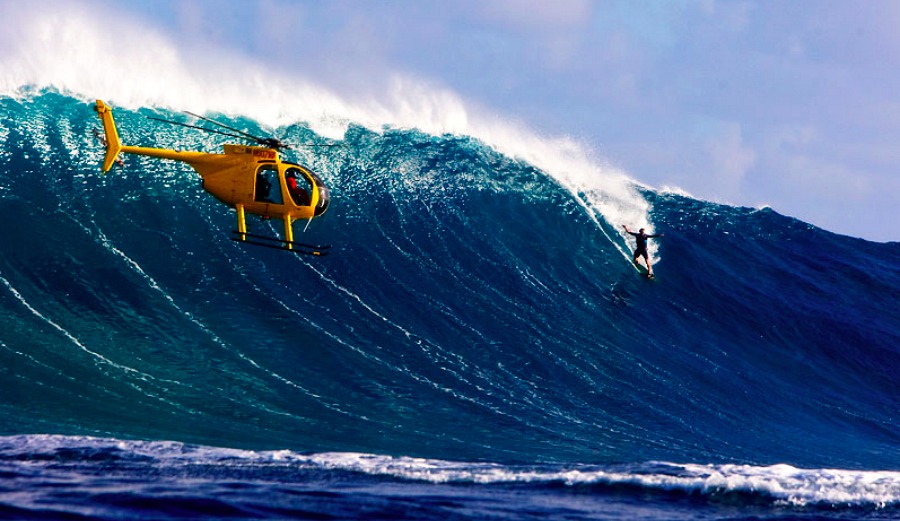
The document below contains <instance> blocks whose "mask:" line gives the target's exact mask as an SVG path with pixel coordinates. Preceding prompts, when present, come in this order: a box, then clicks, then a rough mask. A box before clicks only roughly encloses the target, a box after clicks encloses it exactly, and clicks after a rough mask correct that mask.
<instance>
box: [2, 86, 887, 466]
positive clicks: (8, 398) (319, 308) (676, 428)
mask: <svg viewBox="0 0 900 521" xmlns="http://www.w3.org/2000/svg"><path fill="white" fill-rule="evenodd" d="M2 110H3V112H2V114H3V116H2V130H0V132H2V136H3V139H4V148H3V151H2V155H0V162H2V172H3V173H2V183H0V185H2V187H3V190H2V192H0V194H2V198H0V205H2V208H0V211H2V212H3V215H5V216H6V220H7V227H6V229H7V232H6V234H5V235H6V236H5V238H4V243H3V244H4V245H3V248H2V251H0V283H2V288H0V289H3V291H2V292H0V293H2V294H0V309H2V313H3V317H4V318H3V320H4V324H7V325H8V326H7V327H6V329H5V331H4V333H3V336H2V337H0V342H2V343H0V348H2V349H0V354H2V358H3V367H4V368H5V370H6V372H5V373H4V379H6V380H7V382H6V383H8V385H4V386H3V388H4V395H5V396H4V400H3V409H2V414H3V420H4V422H3V424H4V425H5V429H6V432H7V433H11V434H12V433H22V432H63V433H71V434H92V435H97V434H101V435H114V436H116V437H125V438H145V439H176V440H183V441H193V442H201V443H208V444H212V445H219V446H230V447H255V448H270V447H272V446H277V447H288V448H296V449H302V450H329V451H334V450H337V451H361V452H367V453H389V454H401V455H407V456H425V457H430V458H444V459H457V460H458V459H464V460H478V459H488V460H491V461H510V462H515V461H526V462H534V461H563V462H566V461H568V462H603V463H610V462H642V461H651V460H661V461H684V462H698V461H702V462H723V463H752V464H772V463H789V464H792V465H802V466H808V467H812V468H817V467H822V466H827V465H830V466H836V467H844V468H858V467H863V468H876V469H878V468H890V467H892V466H896V462H897V452H896V446H897V444H896V442H897V434H896V433H897V432H898V431H897V429H896V419H895V417H894V413H895V405H896V389H895V387H896V386H895V382H896V381H897V377H898V374H897V371H898V368H900V353H898V349H897V345H900V344H898V342H897V331H900V328H898V324H897V317H896V316H895V314H893V313H891V312H890V309H891V306H892V299H893V297H892V295H894V294H896V288H897V287H898V286H900V282H898V276H900V275H898V270H897V266H898V264H900V263H898V262H897V260H898V256H900V253H898V247H897V245H894V244H886V245H882V244H873V243H869V242H866V241H861V240H855V239H849V238H846V237H840V236H836V235H833V234H830V233H828V232H825V231H822V230H818V229H816V228H814V227H812V226H809V225H807V224H805V223H802V222H799V221H796V220H792V219H789V218H785V217H782V216H780V215H778V214H777V213H775V212H773V211H771V210H768V209H763V210H757V209H747V208H734V207H727V206H721V205H713V204H710V203H705V202H702V201H697V200H693V199H690V198H687V197H683V196H678V195H673V194H660V193H655V192H653V191H648V190H641V189H639V188H634V190H636V193H638V194H639V195H640V197H641V198H642V199H643V200H644V201H645V203H646V205H647V208H648V209H649V210H650V212H651V213H650V216H651V218H652V220H653V221H654V222H656V223H657V225H658V226H659V227H660V228H661V229H665V231H666V236H665V237H664V238H662V239H661V240H660V242H661V243H662V246H661V247H660V248H661V251H662V252H663V253H664V255H660V258H661V262H660V263H659V266H658V273H659V280H658V281H657V282H648V281H646V280H643V279H641V278H639V277H638V276H637V274H636V273H635V272H634V271H633V269H632V268H631V266H630V264H629V262H628V261H627V259H625V258H623V252H624V251H626V248H627V245H626V243H625V242H624V241H623V240H622V239H621V238H620V237H618V236H617V235H616V232H615V231H614V229H615V228H616V227H617V225H618V223H616V222H610V221H609V220H607V219H606V218H605V217H604V216H603V215H602V214H595V213H592V212H587V211H585V206H584V199H581V198H579V197H578V196H576V195H573V194H572V192H571V191H570V190H569V189H568V187H566V186H563V185H562V184H561V183H560V182H559V181H558V179H556V178H554V177H553V176H550V175H548V174H547V173H546V172H545V171H544V170H542V169H540V168H537V167H536V166H535V165H532V164H530V163H528V162H526V161H523V160H520V159H516V158H511V157H509V156H507V155H504V154H502V153H500V152H498V151H497V150H495V149H493V148H492V147H488V146H485V144H484V143H482V142H481V141H479V140H477V139H475V138H472V137H466V136H452V135H444V136H434V135H430V134H427V133H423V132H421V131H417V130H412V129H408V130H404V129H381V130H379V131H377V132H376V131H372V130H370V129H367V128H365V127H363V126H355V125H351V126H349V127H348V129H347V131H346V133H345V135H344V136H343V139H342V143H343V144H344V146H343V147H327V148H319V149H315V151H313V150H311V149H310V150H307V151H304V152H303V153H301V154H300V157H299V159H300V160H301V161H303V162H305V163H307V164H308V165H309V166H310V167H312V168H313V169H314V170H316V171H319V172H321V173H322V175H323V176H324V177H325V179H326V181H327V182H328V183H329V184H330V185H331V186H332V187H333V194H334V195H333V200H334V203H333V206H332V208H331V209H330V210H329V213H328V214H326V216H324V217H322V218H321V219H318V220H316V221H315V222H313V223H312V224H311V225H310V227H309V229H308V230H307V231H306V232H305V233H306V236H308V237H311V238H312V242H332V243H333V244H334V245H335V248H334V252H333V253H332V255H330V256H329V257H328V258H326V259H316V260H313V261H309V260H307V259H301V258H296V257H293V256H290V255H288V256H287V257H286V256H285V255H287V254H283V253H281V252H271V251H268V250H264V251H259V250H258V249H252V248H251V249H247V248H246V247H242V246H241V245H238V244H234V243H232V242H231V241H228V240H227V237H228V233H229V231H230V230H231V229H233V227H234V214H233V212H232V211H230V210H229V209H228V208H226V207H225V206H223V205H221V204H219V203H217V202H216V201H215V200H214V199H213V198H211V197H209V196H208V195H207V194H206V193H204V192H203V191H202V190H201V189H200V187H199V186H197V176H196V175H195V174H194V173H193V172H192V171H191V170H189V169H187V168H186V167H184V166H182V165H179V164H173V163H166V162H162V161H156V160H142V159H133V158H129V160H128V162H127V164H126V167H125V168H123V169H119V170H118V171H115V172H114V173H112V174H109V175H107V176H102V175H100V174H99V173H98V172H97V164H98V163H99V160H100V156H101V151H100V147H99V146H98V144H97V143H95V142H93V139H94V138H93V136H92V132H91V130H92V128H93V127H94V126H95V125H97V123H96V121H95V119H96V115H95V114H93V112H92V111H91V106H90V104H89V103H86V102H84V101H83V100H80V99H78V98H74V97H71V96H68V95H62V94H57V93H54V92H47V91H36V92H32V93H31V94H29V95H21V96H18V97H15V98H12V97H7V98H3V99H2ZM151 114H162V115H163V116H165V117H167V118H173V117H176V116H177V115H176V114H170V113H168V112H166V111H162V112H160V109H153V110H150V109H149V108H145V109H141V110H140V111H137V112H135V111H129V110H126V109H117V118H118V121H119V126H120V132H121V133H122V135H123V139H124V140H125V141H126V142H127V143H135V144H142V145H149V146H167V147H175V148H188V147H194V146H198V147H201V148H207V149H213V148H215V145H216V143H215V139H214V138H212V137H203V138H199V137H198V136H197V135H196V133H195V132H194V131H193V130H189V129H184V128H181V127H171V126H165V125H164V124H162V123H159V122H156V121H154V120H150V119H148V118H146V117H145V116H146V115H151ZM226 121H227V122H228V123H229V124H231V125H235V126H239V127H241V128H246V129H247V130H249V131H252V132H260V131H261V130H262V129H260V128H259V126H258V124H257V123H256V122H255V121H253V120H250V119H245V118H229V119H227V120H226ZM276 131H277V133H278V134H279V135H280V136H281V137H283V138H284V139H288V140H291V141H295V142H311V141H312V142H315V141H316V140H321V139H322V137H321V136H319V135H318V134H316V133H315V132H314V131H312V129H311V128H309V126H307V125H305V124H296V125H290V126H286V127H281V128H278V129H276ZM138 142H139V143H138ZM251 226H252V227H256V229H264V228H265V227H267V226H269V224H268V223H266V222H265V221H253V222H252V223H251Z"/></svg>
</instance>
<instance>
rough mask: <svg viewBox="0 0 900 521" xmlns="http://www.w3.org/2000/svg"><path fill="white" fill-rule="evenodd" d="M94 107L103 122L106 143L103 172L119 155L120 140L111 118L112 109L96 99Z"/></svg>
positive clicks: (107, 169) (120, 148)
mask: <svg viewBox="0 0 900 521" xmlns="http://www.w3.org/2000/svg"><path fill="white" fill-rule="evenodd" d="M94 109H95V110H96V111H97V115H98V116H100V121H101V122H103V133H104V137H103V144H104V145H106V156H105V157H104V158H103V167H102V168H103V171H104V172H108V171H109V169H110V168H112V165H113V163H115V161H116V158H118V157H119V152H121V151H122V142H121V141H119V132H118V131H116V122H115V121H114V120H113V115H112V109H110V108H109V106H108V105H107V104H106V103H103V102H102V101H101V100H97V105H96V106H95V107H94Z"/></svg>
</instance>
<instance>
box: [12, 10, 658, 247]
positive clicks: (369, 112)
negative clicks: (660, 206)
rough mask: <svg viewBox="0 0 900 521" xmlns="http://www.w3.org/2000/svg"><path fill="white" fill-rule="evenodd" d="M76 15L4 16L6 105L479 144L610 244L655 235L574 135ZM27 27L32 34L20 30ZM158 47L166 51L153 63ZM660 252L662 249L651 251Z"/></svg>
mask: <svg viewBox="0 0 900 521" xmlns="http://www.w3.org/2000/svg"><path fill="white" fill-rule="evenodd" d="M77 6H78V4H75V6H74V7H73V6H70V5H68V4H67V3H62V2H60V3H59V4H58V5H57V6H56V8H55V9H54V10H53V12H52V13H49V14H48V13H45V12H44V11H43V10H28V9H24V10H23V9H18V8H13V7H8V8H6V7H4V6H0V15H4V16H5V18H4V19H6V20H12V23H9V24H7V25H9V26H10V27H9V28H7V29H6V31H7V32H9V33H10V34H9V35H6V36H7V37H6V40H7V41H8V45H6V46H0V61H3V62H4V68H3V71H0V96H2V95H6V96H16V97H18V96H21V95H22V94H23V92H28V91H30V90H32V89H34V88H36V89H37V90H38V91H40V90H41V89H45V88H54V89H59V91H61V92H63V93H65V94H68V95H71V96H73V97H76V98H78V99H84V100H86V101H87V100H91V99H96V98H98V97H100V98H105V99H106V100H107V101H110V102H111V103H113V104H114V105H117V106H123V107H125V108H130V109H138V108H144V107H158V108H168V109H171V110H191V111H194V112H200V113H204V112H206V113H215V112H219V113H226V114H241V115H245V116H248V117H251V118H253V119H255V120H256V121H258V122H260V123H262V124H264V125H268V126H271V127H273V128H275V127H279V126H285V125H290V124H294V123H296V122H298V121H302V122H305V123H306V124H307V125H309V127H310V128H311V129H312V130H313V131H314V132H316V133H318V134H319V135H322V136H324V137H328V138H331V139H336V140H340V139H343V138H344V136H345V133H346V131H347V129H348V128H349V127H350V126H351V124H352V125H361V126H363V127H365V128H367V129H370V130H372V131H376V132H378V131H382V130H384V129H386V128H401V129H408V128H415V129H418V130H421V131H422V132H425V133H427V134H431V135H445V134H450V135H466V136H471V137H474V138H476V139H478V140H480V141H482V142H483V143H485V144H487V145H488V146H490V147H491V148H493V149H495V150H497V151H498V152H500V153H501V154H504V155H506V156H508V157H511V158H516V159H521V160H524V161H527V162H528V163H530V164H532V165H535V166H537V167H538V168H540V169H541V170H543V171H544V172H546V173H547V174H548V175H549V176H551V177H552V178H553V179H555V180H556V182H558V183H559V184H560V186H562V187H564V188H565V189H566V190H568V191H569V192H571V194H572V196H573V197H574V198H575V199H576V201H578V203H579V204H580V206H581V207H582V208H583V209H584V211H585V213H586V214H587V215H588V216H589V217H590V218H591V219H593V220H595V221H597V220H598V218H599V217H602V218H603V219H604V220H605V221H606V222H608V223H612V224H613V227H614V228H615V230H616V232H617V233H618V234H619V235H620V237H619V238H615V239H614V238H613V237H611V236H610V235H609V234H607V232H606V231H605V230H603V228H602V227H601V226H600V224H599V221H598V222H597V226H598V228H600V230H601V231H602V232H603V233H604V234H606V235H607V238H608V239H609V240H610V241H611V242H613V243H617V242H621V240H622V239H624V238H625V235H624V234H622V232H621V231H620V230H619V224H621V223H628V224H629V225H630V226H632V227H634V228H635V229H638V228H646V229H648V230H650V231H652V230H653V229H654V226H653V223H652V222H651V220H650V211H651V208H650V205H649V204H648V203H647V201H646V200H645V199H644V198H643V197H642V196H641V194H640V193H639V190H640V188H641V185H640V184H639V183H637V182H636V181H635V180H634V179H632V178H631V177H630V176H629V175H627V174H626V173H625V172H623V171H621V170H619V169H617V168H615V167H613V166H611V165H609V164H606V163H605V162H604V161H603V160H602V159H600V158H598V157H596V155H595V154H594V153H593V151H592V150H591V148H590V147H589V146H588V145H586V144H585V143H582V142H580V141H579V140H577V139H574V138H572V137H570V136H546V135H541V133H540V132H537V131H535V130H534V129H531V128H528V127H527V126H525V125H523V124H521V123H519V122H516V121H515V120H514V118H509V117H502V116H499V115H497V114H494V113H492V112H491V111H490V110H489V109H486V108H484V107H479V106H477V104H475V103H471V102H469V101H467V100H464V99H463V98H462V97H461V96H460V95H459V94H457V93H455V92H453V91H452V90H450V89H447V88H444V87H442V86H440V85H438V84H435V83H434V82H430V81H428V80H426V79H422V78H415V77H410V76H408V75H402V74H396V73H394V74H390V75H388V77H389V78H390V79H389V81H387V82H386V86H385V87H383V88H379V89H378V90H377V91H376V90H372V91H368V90H366V89H367V87H360V89H361V90H360V91H359V92H356V93H351V94H338V93H337V92H336V91H334V90H333V89H329V88H328V87H326V86H323V85H321V84H319V83H317V82H316V81H313V80H310V79H309V78H306V77H303V76H298V75H296V74H294V75H291V74H287V73H284V72H282V71H279V70H277V69H274V68H272V67H267V66H265V65H261V64H259V63H258V61H255V60H252V59H250V58H249V57H245V56H240V55H235V54H234V53H232V52H229V51H228V50H227V49H218V50H209V51H206V52H208V53H210V54H211V55H209V56H203V57H199V56H195V55H193V54H191V53H192V52H196V51H192V50H189V49H184V48H180V47H179V46H178V45H177V44H176V43H175V42H174V41H173V40H172V38H171V37H169V36H167V35H165V34H163V33H161V32H159V31H158V30H155V29H153V28H152V27H148V26H146V25H145V24H143V23H142V22H141V21H139V20H136V19H134V18H131V17H129V16H126V15H125V14H122V13H117V12H116V11H115V10H112V12H110V13H105V16H106V17H110V16H112V17H113V20H114V21H115V25H116V26H117V27H119V30H118V31H116V32H115V35H112V34H108V33H105V32H103V31H97V30H96V20H95V19H94V17H92V16H90V15H89V14H87V13H89V11H86V10H84V9H79V8H78V7H77ZM23 27H28V28H29V29H28V30H27V31H25V30H21V29H18V28H23ZM3 40H4V34H0V42H2V41H3ZM148 42H150V44H151V45H150V46H152V47H153V48H154V49H156V52H154V59H153V60H152V61H149V62H148V60H147V58H146V49H147V47H148ZM107 49H116V52H115V53H114V55H113V56H112V57H110V60H112V62H111V63H109V64H107V66H108V67H109V68H112V69H113V70H115V71H116V74H103V73H102V71H98V70H97V65H96V57H97V56H99V55H104V54H105V50H107ZM200 58H203V59H200ZM223 77H227V78H229V81H227V82H223V81H222V78H223ZM655 251H656V250H655V246H654V245H652V244H651V254H655ZM623 255H624V256H626V257H627V256H628V255H627V254H626V253H624V252H623Z"/></svg>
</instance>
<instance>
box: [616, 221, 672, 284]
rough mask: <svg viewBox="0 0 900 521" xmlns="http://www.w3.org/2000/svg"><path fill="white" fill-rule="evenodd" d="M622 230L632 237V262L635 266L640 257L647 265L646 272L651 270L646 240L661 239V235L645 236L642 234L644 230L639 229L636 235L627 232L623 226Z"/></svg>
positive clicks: (626, 228) (629, 231)
mask: <svg viewBox="0 0 900 521" xmlns="http://www.w3.org/2000/svg"><path fill="white" fill-rule="evenodd" d="M622 228H625V233H627V234H628V235H631V236H632V237H634V242H635V248H634V262H635V264H637V261H638V259H639V258H640V257H643V258H644V262H646V263H647V271H648V272H649V271H650V270H651V269H652V268H650V255H649V254H648V253H647V239H653V238H655V237H662V236H663V234H661V233H657V234H654V235H647V234H646V233H644V229H643V228H641V229H640V230H638V231H637V232H636V233H635V232H633V231H631V230H629V229H628V227H627V226H625V225H624V224H623V225H622Z"/></svg>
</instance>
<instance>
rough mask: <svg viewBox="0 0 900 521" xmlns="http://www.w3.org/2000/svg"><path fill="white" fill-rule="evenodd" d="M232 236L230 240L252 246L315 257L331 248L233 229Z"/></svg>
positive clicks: (324, 253)
mask: <svg viewBox="0 0 900 521" xmlns="http://www.w3.org/2000/svg"><path fill="white" fill-rule="evenodd" d="M231 233H232V234H233V235H234V236H233V237H232V238H231V240H233V241H235V242H240V243H243V244H252V245H253V246H262V247H264V248H273V249H276V250H282V251H289V252H291V253H296V254H298V255H315V256H316V257H324V256H326V255H328V253H329V251H330V250H331V245H330V244H306V243H302V242H294V241H286V240H283V239H277V238H275V237H268V236H265V235H256V234H253V233H247V232H239V231H233V232H231Z"/></svg>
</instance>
